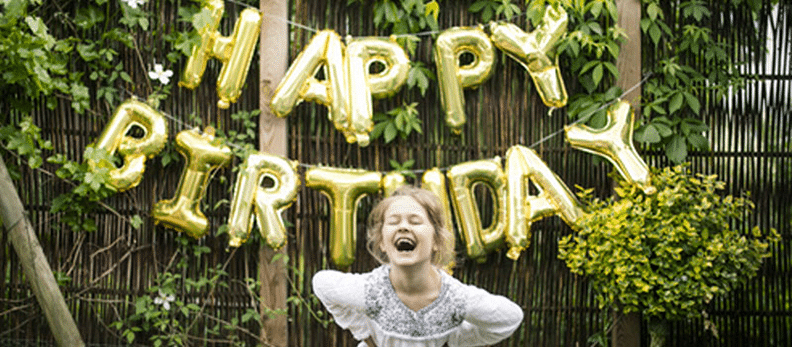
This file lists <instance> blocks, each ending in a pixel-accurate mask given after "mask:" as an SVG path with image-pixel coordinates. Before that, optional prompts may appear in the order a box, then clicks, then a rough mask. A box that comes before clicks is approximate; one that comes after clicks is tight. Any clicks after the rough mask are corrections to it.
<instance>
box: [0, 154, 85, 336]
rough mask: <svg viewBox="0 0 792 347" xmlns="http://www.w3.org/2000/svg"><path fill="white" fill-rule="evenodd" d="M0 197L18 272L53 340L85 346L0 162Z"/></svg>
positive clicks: (5, 169)
mask: <svg viewBox="0 0 792 347" xmlns="http://www.w3.org/2000/svg"><path fill="white" fill-rule="evenodd" d="M0 196H2V199H0V220H3V221H5V229H7V232H8V238H9V239H10V240H11V244H12V245H13V246H14V250H15V251H16V254H17V255H18V256H19V262H20V263H22V270H23V271H24V273H25V277H27V278H28V280H29V281H30V287H31V288H32V290H33V294H34V295H35V296H36V300H37V301H38V303H39V306H41V311H42V312H43V313H44V317H45V318H46V319H47V323H48V324H49V327H50V330H51V331H52V335H53V336H54V337H55V341H56V342H57V343H58V346H62V347H73V346H85V343H83V341H82V337H80V331H79V330H77V325H76V324H75V323H74V318H73V317H72V316H71V313H70V312H69V308H68V307H66V301H64V300H63V294H62V293H61V291H60V288H58V282H57V281H55V276H54V275H53V274H52V269H51V268H50V266H49V263H48V262H47V257H45V256H44V251H43V250H42V249H41V244H40V243H39V240H38V238H37V237H36V234H35V233H34V232H33V226H31V225H30V220H28V219H27V217H26V216H25V208H24V206H22V201H21V200H20V199H19V195H18V194H17V191H16V188H15V187H14V183H13V182H12V181H11V176H9V175H8V169H7V168H6V166H5V162H4V161H3V160H1V159H0Z"/></svg>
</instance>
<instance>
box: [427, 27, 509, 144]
mask: <svg viewBox="0 0 792 347" xmlns="http://www.w3.org/2000/svg"><path fill="white" fill-rule="evenodd" d="M465 53H469V54H470V55H471V56H472V57H473V62H471V63H470V64H467V65H464V66H459V64H460V57H461V56H462V55H463V54H465ZM434 58H435V64H436V65H437V77H438V81H439V84H440V103H441V104H442V106H443V110H444V111H445V117H446V123H447V124H448V126H450V127H451V130H452V131H453V132H454V133H455V134H459V133H460V132H461V131H462V126H463V125H465V122H466V117H465V94H464V88H473V87H476V86H478V85H479V84H481V83H483V82H484V81H486V80H487V78H489V77H490V75H492V66H493V65H494V62H495V48H494V47H493V46H492V42H491V41H490V39H489V37H488V36H487V34H485V33H484V30H482V29H481V28H480V27H476V28H468V27H456V28H451V29H448V30H445V31H443V32H442V33H441V34H440V35H439V36H438V37H437V41H436V42H435V46H434Z"/></svg>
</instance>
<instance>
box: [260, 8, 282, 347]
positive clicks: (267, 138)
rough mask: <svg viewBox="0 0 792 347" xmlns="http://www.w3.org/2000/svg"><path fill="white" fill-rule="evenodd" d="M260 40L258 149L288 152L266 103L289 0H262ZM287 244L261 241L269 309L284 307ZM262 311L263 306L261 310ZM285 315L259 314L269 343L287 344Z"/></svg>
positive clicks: (276, 75)
mask: <svg viewBox="0 0 792 347" xmlns="http://www.w3.org/2000/svg"><path fill="white" fill-rule="evenodd" d="M259 8H260V10H261V14H262V16H263V17H264V18H263V19H262V21H261V22H262V24H261V40H260V41H261V42H260V43H259V53H260V54H259V57H260V58H259V64H260V65H259V108H260V109H261V116H260V117H259V149H260V150H261V151H263V152H268V153H271V154H276V155H280V156H283V157H286V156H287V154H288V153H287V146H286V145H287V143H286V120H285V119H283V118H278V117H276V116H275V114H273V113H272V111H271V110H270V107H269V104H270V101H271V100H272V95H273V94H274V93H275V88H276V87H277V86H278V83H280V80H281V79H282V78H283V76H284V75H285V74H286V69H287V67H288V63H289V27H288V24H287V23H286V20H287V19H288V18H289V1H288V0H261V2H260V7H259ZM286 247H288V245H287V246H285V247H283V248H281V249H280V250H278V251H275V250H273V249H272V248H270V247H268V246H266V245H262V246H261V248H260V251H259V280H260V281H261V293H260V294H261V297H262V299H263V302H262V305H265V306H266V307H267V308H268V309H270V310H276V309H286V298H287V297H288V282H287V281H288V279H287V277H286V276H288V274H287V271H286V264H284V262H283V261H277V262H275V263H273V262H272V259H273V257H275V255H276V254H285V253H286ZM262 312H264V310H262ZM287 318H288V317H287V315H280V316H277V317H276V318H271V319H270V318H268V317H267V316H266V315H265V316H264V317H262V319H263V322H264V324H263V327H262V331H261V335H262V338H263V339H264V340H265V341H266V342H267V343H268V344H269V345H272V346H286V345H288V336H289V335H288V325H287V322H288V320H287Z"/></svg>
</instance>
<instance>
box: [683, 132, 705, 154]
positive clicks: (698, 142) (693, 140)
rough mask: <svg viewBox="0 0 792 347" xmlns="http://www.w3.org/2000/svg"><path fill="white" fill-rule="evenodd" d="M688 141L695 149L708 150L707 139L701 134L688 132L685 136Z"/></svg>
mask: <svg viewBox="0 0 792 347" xmlns="http://www.w3.org/2000/svg"><path fill="white" fill-rule="evenodd" d="M687 140H688V142H689V143H690V145H691V146H693V148H695V149H699V150H702V151H708V150H709V149H710V147H709V140H707V138H706V137H704V136H701V135H700V134H690V135H688V137H687Z"/></svg>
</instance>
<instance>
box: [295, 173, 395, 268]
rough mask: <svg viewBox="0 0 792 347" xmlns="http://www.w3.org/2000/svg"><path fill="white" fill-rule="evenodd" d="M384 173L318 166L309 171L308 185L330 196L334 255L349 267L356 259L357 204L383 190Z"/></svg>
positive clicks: (331, 244) (338, 264)
mask: <svg viewBox="0 0 792 347" xmlns="http://www.w3.org/2000/svg"><path fill="white" fill-rule="evenodd" d="M381 179H382V174H381V173H379V172H375V171H365V170H356V169H340V168H331V167H314V168H311V169H309V170H308V171H307V172H306V173H305V185H306V186H307V187H309V188H312V189H315V190H318V191H319V192H321V193H322V194H324V195H326V196H327V197H328V199H329V200H330V206H331V211H332V212H331V214H330V257H331V259H332V260H333V263H335V264H336V265H337V266H338V267H340V268H343V269H346V268H349V266H350V265H352V263H353V262H354V261H355V247H356V245H357V227H356V226H357V223H356V220H357V219H356V216H357V204H358V201H360V199H361V198H362V197H363V196H364V195H365V194H373V193H376V192H378V191H379V188H380V180H381Z"/></svg>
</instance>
